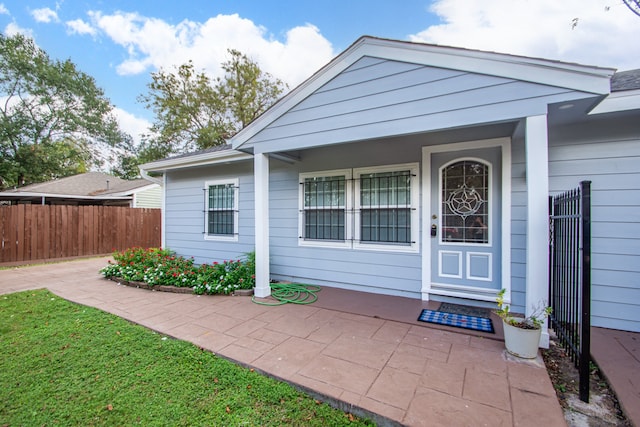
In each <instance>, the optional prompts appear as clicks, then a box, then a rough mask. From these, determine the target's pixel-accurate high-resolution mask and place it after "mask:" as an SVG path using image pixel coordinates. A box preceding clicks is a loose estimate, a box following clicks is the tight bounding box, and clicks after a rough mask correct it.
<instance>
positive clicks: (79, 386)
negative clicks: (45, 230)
mask: <svg viewBox="0 0 640 427" xmlns="http://www.w3.org/2000/svg"><path fill="white" fill-rule="evenodd" d="M0 316H1V321H0V360H2V369H0V425H2V426H5V425H11V426H14V425H16V426H18V425H34V426H35V425H37V426H44V425H46V426H51V425H65V426H67V425H82V426H98V425H117V426H122V425H144V426H153V425H163V426H164V425H172V426H179V425H189V426H193V425H197V426H201V425H202V426H204V425H208V426H240V425H246V426H258V425H259V426H267V425H305V426H313V425H317V426H325V425H332V426H339V425H351V426H357V425H371V423H370V422H369V421H366V420H364V421H363V420H360V419H358V418H355V417H353V416H352V415H351V414H345V413H344V412H342V411H339V410H337V409H334V408H332V407H330V406H328V405H326V404H321V403H319V402H317V401H316V400H314V399H313V398H312V397H310V396H308V395H305V394H303V393H301V392H299V391H297V390H296V389H294V388H293V387H291V386H290V385H288V384H286V383H282V382H278V381H276V380H273V379H271V378H268V377H265V376H263V375H260V374H258V373H257V372H254V371H252V370H250V369H246V368H243V367H240V366H238V365H235V364H233V363H231V362H229V361H226V360H224V359H221V358H219V357H217V356H215V355H214V354H212V353H210V352H208V351H205V350H201V349H200V348H198V347H196V346H194V345H192V344H190V343H187V342H184V341H179V340H175V339H171V338H168V337H166V336H163V335H161V334H157V333H155V332H153V331H150V330H148V329H146V328H144V327H141V326H138V325H134V324H131V323H129V322H127V321H125V320H123V319H121V318H119V317H117V316H113V315H110V314H107V313H104V312H102V311H99V310H97V309H93V308H90V307H84V306H80V305H76V304H73V303H70V302H68V301H65V300H63V299H61V298H59V297H57V296H55V295H54V294H52V293H50V292H48V291H45V290H39V291H27V292H20V293H15V294H10V295H3V296H0Z"/></svg>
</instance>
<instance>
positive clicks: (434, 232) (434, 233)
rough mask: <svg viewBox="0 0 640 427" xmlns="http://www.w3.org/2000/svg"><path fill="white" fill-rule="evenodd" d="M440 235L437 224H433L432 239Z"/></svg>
mask: <svg viewBox="0 0 640 427" xmlns="http://www.w3.org/2000/svg"><path fill="white" fill-rule="evenodd" d="M437 235H438V226H437V225H435V224H431V237H436V236H437Z"/></svg>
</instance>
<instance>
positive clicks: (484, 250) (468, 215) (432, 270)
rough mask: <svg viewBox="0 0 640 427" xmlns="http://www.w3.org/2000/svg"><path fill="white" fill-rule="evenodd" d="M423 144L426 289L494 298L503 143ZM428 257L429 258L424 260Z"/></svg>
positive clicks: (498, 281) (498, 284) (499, 280)
mask: <svg viewBox="0 0 640 427" xmlns="http://www.w3.org/2000/svg"><path fill="white" fill-rule="evenodd" d="M445 149H446V147H440V149H438V150H433V149H427V148H425V150H427V151H428V153H427V155H425V156H424V157H423V160H424V161H425V162H427V161H428V167H425V168H424V174H429V176H428V179H426V180H423V182H425V183H426V184H427V185H428V186H429V188H428V191H425V194H426V195H429V199H426V198H425V201H424V204H425V208H427V209H428V210H429V213H428V216H427V215H425V216H424V217H423V218H424V219H425V220H428V222H426V223H424V222H423V224H424V232H425V233H427V234H428V235H429V237H428V239H429V242H427V241H425V245H428V248H426V247H425V249H426V250H425V256H429V260H425V262H424V263H423V266H425V267H427V269H428V271H429V274H428V277H423V281H424V280H427V281H428V283H426V286H425V284H424V283H423V298H424V299H429V295H426V298H425V295H424V294H425V290H426V291H427V292H428V294H435V295H443V296H454V297H461V298H468V299H476V300H483V301H495V298H496V293H497V292H498V291H499V290H500V289H501V288H502V287H504V284H503V271H502V269H503V262H502V261H503V260H502V254H503V247H502V246H503V219H504V218H503V213H504V212H503V206H502V203H503V202H502V180H503V175H502V148H501V147H500V146H493V147H491V146H489V147H483V148H478V149H476V148H470V149H457V150H452V151H445ZM427 263H428V264H427Z"/></svg>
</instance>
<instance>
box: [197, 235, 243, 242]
mask: <svg viewBox="0 0 640 427" xmlns="http://www.w3.org/2000/svg"><path fill="white" fill-rule="evenodd" d="M204 240H207V241H214V242H237V241H238V236H237V235H234V236H225V235H205V236H204Z"/></svg>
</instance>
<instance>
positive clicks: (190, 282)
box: [100, 247, 255, 295]
mask: <svg viewBox="0 0 640 427" xmlns="http://www.w3.org/2000/svg"><path fill="white" fill-rule="evenodd" d="M113 259H114V261H115V262H111V261H109V264H108V265H107V266H106V267H104V268H103V269H102V270H100V272H101V273H102V274H103V275H104V276H105V277H119V278H122V279H124V280H127V281H137V282H145V283H147V284H148V285H150V286H156V285H164V286H177V287H189V288H193V292H194V293H196V294H198V295H202V294H230V293H232V292H233V291H234V290H236V289H251V288H253V287H254V286H255V253H254V252H250V253H248V254H247V255H246V258H245V260H244V261H242V260H235V261H224V262H223V263H217V262H214V263H213V264H202V265H200V266H198V267H196V266H195V265H194V261H193V258H190V259H186V258H183V257H180V256H176V255H175V254H174V253H173V252H171V251H169V250H168V249H161V248H148V249H143V248H139V247H134V248H129V249H126V250H124V251H120V252H118V251H116V252H114V253H113Z"/></svg>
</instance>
